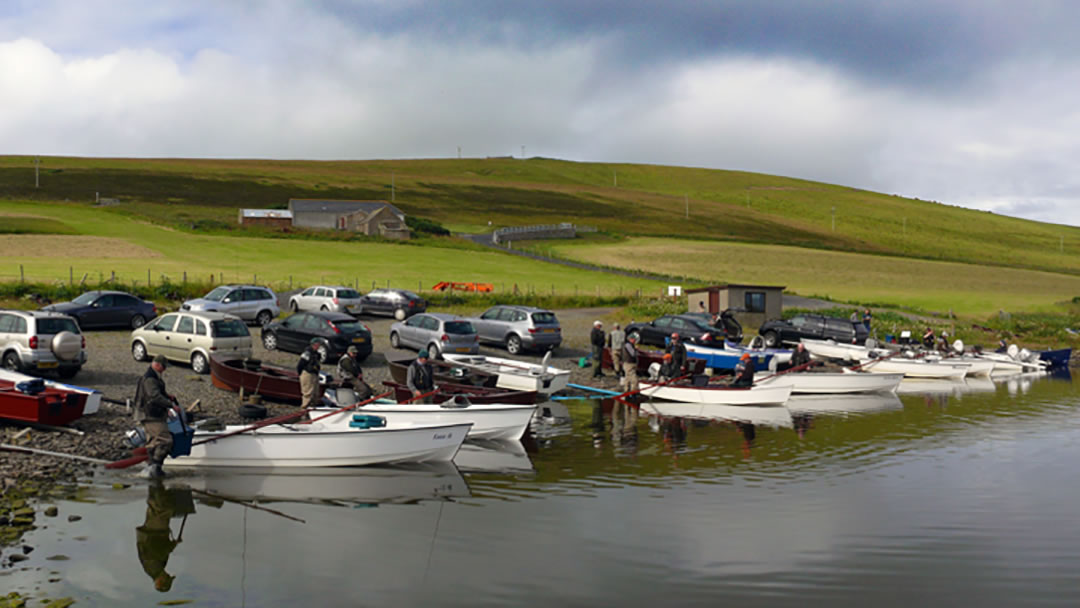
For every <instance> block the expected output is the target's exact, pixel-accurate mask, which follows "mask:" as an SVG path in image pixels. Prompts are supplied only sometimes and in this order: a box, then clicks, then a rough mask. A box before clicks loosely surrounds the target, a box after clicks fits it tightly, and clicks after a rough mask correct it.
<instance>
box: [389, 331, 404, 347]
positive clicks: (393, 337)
mask: <svg viewBox="0 0 1080 608" xmlns="http://www.w3.org/2000/svg"><path fill="white" fill-rule="evenodd" d="M390 346H391V348H401V338H399V337H398V335H397V332H396V331H392V332H390Z"/></svg>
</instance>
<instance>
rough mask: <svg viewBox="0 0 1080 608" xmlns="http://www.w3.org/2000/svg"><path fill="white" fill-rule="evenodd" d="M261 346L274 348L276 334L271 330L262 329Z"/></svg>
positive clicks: (275, 346) (268, 348)
mask: <svg viewBox="0 0 1080 608" xmlns="http://www.w3.org/2000/svg"><path fill="white" fill-rule="evenodd" d="M262 338H263V348H265V349H266V350H274V349H276V348H277V336H275V335H274V334H272V333H271V332H268V331H264V332H263V335H262Z"/></svg>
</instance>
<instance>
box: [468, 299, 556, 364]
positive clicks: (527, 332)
mask: <svg viewBox="0 0 1080 608" xmlns="http://www.w3.org/2000/svg"><path fill="white" fill-rule="evenodd" d="M469 320H470V321H472V323H473V325H474V326H475V327H476V333H477V334H479V336H480V341H481V342H492V343H496V344H505V345H506V350H507V352H509V353H510V354H512V355H516V354H518V353H520V352H521V351H522V350H523V349H526V348H539V349H544V350H554V349H556V348H558V346H559V345H560V344H562V328H561V327H560V326H559V320H558V319H556V318H555V313H553V312H551V311H550V310H545V309H543V308H535V307H533V306H513V305H508V304H503V305H499V306H492V307H491V308H489V309H487V310H486V311H484V314H482V315H480V316H479V317H471V318H470V319H469Z"/></svg>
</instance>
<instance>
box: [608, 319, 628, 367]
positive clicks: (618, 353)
mask: <svg viewBox="0 0 1080 608" xmlns="http://www.w3.org/2000/svg"><path fill="white" fill-rule="evenodd" d="M625 344H626V332H625V331H623V329H622V326H621V325H619V324H618V323H616V324H615V326H614V327H613V328H612V330H611V333H610V334H608V352H610V353H611V369H613V370H615V375H616V376H618V377H620V378H622V377H623V370H622V348H623V346H624V345H625Z"/></svg>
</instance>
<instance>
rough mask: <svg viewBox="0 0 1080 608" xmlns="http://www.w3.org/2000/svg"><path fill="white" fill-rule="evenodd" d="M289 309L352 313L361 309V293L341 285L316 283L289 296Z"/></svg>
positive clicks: (294, 310) (295, 310)
mask: <svg viewBox="0 0 1080 608" xmlns="http://www.w3.org/2000/svg"><path fill="white" fill-rule="evenodd" d="M289 309H290V310H292V311H293V312H300V311H301V310H323V311H327V312H344V313H352V312H354V311H357V310H360V293H359V292H358V291H356V290H355V289H353V288H352V287H343V286H341V285H333V286H329V287H328V286H325V285H316V286H314V287H308V288H307V289H305V290H304V291H301V292H300V293H298V294H296V295H295V296H293V297H291V298H289Z"/></svg>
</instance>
